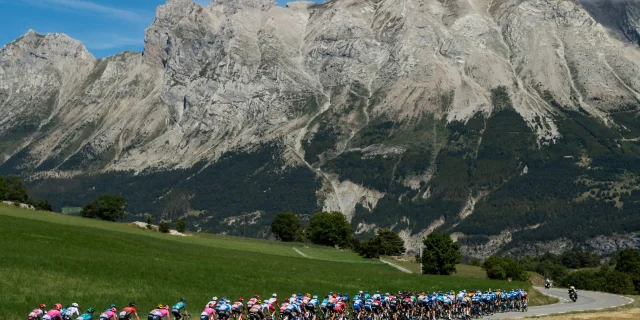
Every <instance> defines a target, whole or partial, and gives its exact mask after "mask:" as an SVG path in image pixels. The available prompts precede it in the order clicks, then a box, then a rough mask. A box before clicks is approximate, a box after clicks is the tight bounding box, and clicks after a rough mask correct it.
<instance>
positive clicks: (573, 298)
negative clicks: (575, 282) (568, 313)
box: [569, 292, 578, 302]
mask: <svg viewBox="0 0 640 320" xmlns="http://www.w3.org/2000/svg"><path fill="white" fill-rule="evenodd" d="M569 299H571V301H573V302H576V300H578V294H577V293H576V292H571V293H569Z"/></svg>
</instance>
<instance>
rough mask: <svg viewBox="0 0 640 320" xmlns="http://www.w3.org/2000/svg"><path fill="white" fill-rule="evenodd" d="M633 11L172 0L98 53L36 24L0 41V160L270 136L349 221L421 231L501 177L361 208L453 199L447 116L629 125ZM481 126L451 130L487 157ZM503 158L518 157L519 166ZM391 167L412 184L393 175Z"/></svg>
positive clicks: (65, 173) (635, 67) (211, 162)
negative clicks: (139, 37) (574, 117)
mask: <svg viewBox="0 0 640 320" xmlns="http://www.w3.org/2000/svg"><path fill="white" fill-rule="evenodd" d="M639 18H640V7H639V6H638V5H637V4H635V3H634V2H633V1H616V0H597V1H596V0H594V1H590V0H578V1H574V0H529V1H519V0H500V1H496V0H470V1H437V0H329V1H327V2H326V3H324V4H321V5H318V4H314V3H311V2H293V3H290V4H288V5H287V6H286V8H283V7H279V6H277V5H276V3H275V1H273V0H240V1H239V0H216V1H212V2H211V3H210V4H209V5H207V6H204V7H203V6H201V5H198V4H196V3H193V2H192V1H191V0H168V1H167V3H166V4H164V5H162V6H160V7H159V8H158V9H157V14H156V19H155V21H154V23H153V24H152V25H151V26H150V27H149V28H148V29H147V30H146V32H145V39H144V52H143V53H133V52H125V53H122V54H118V55H115V56H111V57H108V58H104V59H95V58H94V57H93V56H91V54H90V53H89V52H88V51H87V50H86V49H85V48H84V46H83V45H82V44H81V43H80V42H78V41H76V40H73V39H70V38H69V37H67V36H65V35H61V34H49V35H39V34H37V33H35V32H33V31H29V32H28V33H27V34H25V35H24V36H23V37H21V38H19V39H17V40H15V41H14V42H12V43H9V44H7V45H5V46H4V47H2V49H1V50H0V110H1V111H2V114H3V117H2V118H1V119H0V137H2V141H0V157H1V158H0V161H3V162H4V163H3V165H2V167H3V168H4V172H15V171H18V172H20V173H22V174H24V175H26V176H28V177H30V178H31V179H35V180H38V179H45V180H46V179H51V178H59V177H63V178H69V179H72V178H74V177H76V178H77V179H82V178H81V177H82V176H83V175H86V174H87V173H93V174H101V173H105V172H114V171H115V172H123V171H129V170H132V171H133V172H135V173H143V172H150V171H153V172H157V171H163V170H167V171H170V170H177V169H184V170H187V169H189V168H194V167H196V166H201V165H204V166H205V167H207V168H208V167H215V165H216V164H217V163H219V159H221V157H224V156H225V155H227V154H229V153H230V152H248V153H251V152H256V151H258V150H261V149H262V148H263V147H264V146H265V145H268V144H275V145H277V146H278V147H277V150H278V151H277V152H276V153H277V157H278V158H279V159H280V160H281V161H282V163H280V164H279V165H280V166H281V170H283V172H284V171H286V170H290V169H286V168H304V170H308V171H310V172H312V173H313V175H314V176H315V177H316V178H317V179H318V181H319V183H320V186H319V187H318V189H317V190H316V197H317V203H316V204H317V208H318V209H326V210H339V211H342V212H344V213H345V214H347V216H348V217H349V218H350V219H352V222H353V224H354V227H355V228H356V229H358V226H359V225H360V226H362V228H360V229H362V230H365V229H366V230H371V226H375V225H379V226H393V227H395V228H396V230H397V231H402V234H403V237H405V238H406V239H407V243H408V244H409V243H410V242H411V244H412V246H417V243H418V242H419V241H416V239H414V238H416V237H417V235H423V234H425V233H426V232H430V231H431V230H433V229H435V228H444V229H447V230H448V229H451V228H455V227H456V226H457V225H458V224H460V223H461V222H462V221H463V220H465V218H466V217H467V216H473V212H474V207H475V205H476V203H477V202H482V201H484V200H483V199H485V198H487V197H490V194H491V192H493V191H495V188H496V187H495V185H494V186H493V187H491V188H487V187H477V186H474V185H473V184H471V185H465V186H464V187H461V188H463V189H464V190H465V191H464V192H457V193H455V196H453V198H456V199H457V200H455V201H458V202H460V205H459V206H458V207H456V209H455V210H453V211H456V210H457V211H456V212H457V213H456V214H454V215H447V214H443V213H442V214H441V212H440V211H438V210H440V209H437V208H436V209H433V210H435V211H437V212H430V213H429V214H427V215H426V216H424V217H423V216H418V217H412V216H410V215H409V214H406V215H405V214H402V210H403V209H398V210H400V211H401V217H402V218H401V219H396V220H394V221H388V222H381V221H379V218H367V216H366V215H365V214H364V213H363V212H375V208H376V207H377V206H380V203H383V205H387V203H388V201H390V200H389V199H390V198H391V197H392V194H393V197H394V199H393V201H394V203H396V205H401V204H402V203H403V201H405V202H404V203H406V201H409V202H411V201H413V202H416V201H426V202H428V201H434V200H433V199H444V200H446V201H450V200H451V199H452V195H451V194H447V195H446V196H444V195H443V193H439V192H441V191H442V190H443V189H442V188H440V189H439V187H438V186H439V185H438V184H437V182H433V179H436V180H437V177H438V175H440V176H443V175H445V174H447V173H442V168H443V166H442V165H438V164H439V161H440V159H441V156H442V155H444V154H446V152H452V151H451V150H453V149H456V148H457V149H456V150H458V151H459V150H461V149H460V148H462V147H460V148H458V147H456V144H454V143H452V140H451V139H452V138H451V137H452V136H451V134H449V133H447V132H448V131H447V129H445V128H447V127H448V126H450V125H451V124H455V123H462V124H463V125H464V124H467V123H468V122H469V121H470V120H472V119H475V118H477V117H478V116H481V117H485V118H489V117H491V116H492V115H494V114H496V113H497V112H499V111H500V110H502V109H503V108H506V107H508V109H510V110H514V111H515V112H516V114H517V115H518V116H519V117H521V119H522V120H523V121H524V123H525V124H526V127H527V128H528V129H527V130H530V132H531V133H530V134H531V135H532V137H533V138H532V139H533V140H532V141H533V145H534V147H535V148H544V147H545V146H552V145H554V144H556V143H557V142H558V141H561V140H562V139H563V138H564V135H563V133H562V132H563V128H562V125H563V124H562V123H563V120H561V119H563V117H564V116H566V115H567V114H568V113H571V112H580V113H581V114H584V115H585V116H587V117H589V118H591V119H595V121H597V122H598V123H602V124H603V125H604V126H605V127H607V128H609V129H611V130H624V129H628V130H629V132H632V131H633V130H632V129H630V128H629V124H621V123H619V122H617V120H616V119H617V118H616V117H615V115H616V114H617V113H618V112H621V111H629V110H635V108H636V107H637V105H638V101H639V99H640V72H638V71H639V70H640V51H639V50H638V48H637V44H638V43H639V41H638V39H640V37H639V36H638V34H639V33H638V30H639V29H638V21H640V20H639ZM497 88H499V89H500V90H498V91H496V90H497ZM498 93H502V96H500V94H498ZM498 97H502V98H500V99H505V97H506V99H507V100H509V103H508V104H504V103H501V102H500V101H498V100H500V99H498ZM472 122H473V121H472ZM387 126H390V127H388V128H392V129H391V130H388V128H387ZM485 129H486V128H483V129H482V130H481V131H480V134H479V137H476V138H478V139H475V138H474V139H475V140H474V139H466V140H465V141H464V142H460V143H461V144H464V147H465V148H470V150H471V151H469V152H468V155H470V157H471V158H470V159H471V160H474V159H476V157H481V156H482V148H483V147H482V146H483V144H482V141H483V140H482V139H483V136H482V132H484V130H485ZM385 130H386V131H385ZM381 132H382V133H381ZM527 134H529V133H527ZM633 138H635V137H631V136H625V139H633ZM484 139H485V143H486V139H487V138H486V137H484ZM472 149H473V150H472ZM416 150H418V151H416ZM446 150H449V151H446ZM445 151H446V152H445ZM348 157H350V158H348ZM347 158H348V159H351V160H353V159H355V158H358V159H359V160H358V161H370V160H371V159H379V161H382V162H384V161H386V160H389V159H393V161H392V163H391V164H390V165H389V166H386V165H385V166H386V167H384V168H387V169H389V171H390V172H391V173H390V174H389V175H388V176H385V174H383V173H380V174H379V175H380V176H381V177H383V178H384V179H387V180H385V182H384V183H377V182H376V183H367V181H366V179H359V178H356V177H357V176H359V175H360V173H358V174H356V173H354V171H353V170H352V169H354V168H356V169H357V168H358V167H359V166H361V164H355V163H354V162H353V161H351V160H348V161H347V160H343V159H347ZM414 158H415V159H414ZM385 159H386V160H385ZM403 159H404V160H403ZM407 159H413V160H411V161H412V162H411V163H407V162H406V161H408V160H407ZM396 160H397V161H396ZM471 160H470V161H471ZM376 161H377V160H376ZM512 162H513V163H515V164H516V165H517V166H519V168H518V170H520V171H518V172H521V171H522V169H523V168H524V167H525V164H523V163H522V162H523V160H522V159H521V158H517V157H516V158H513V159H512ZM394 164H395V166H394ZM422 164H424V165H422ZM344 168H349V170H350V171H348V172H347V173H345V169H344ZM381 168H382V167H381ZM391 168H392V169H393V170H392V171H391ZM387 169H384V170H387ZM380 170H382V169H380ZM526 171H527V172H529V173H527V172H524V174H535V171H532V170H529V167H527V170H526ZM366 175H368V174H366ZM515 176H516V175H512V176H509V177H507V178H505V180H504V181H510V180H509V179H511V178H510V177H515ZM434 177H435V178H434ZM376 179H377V178H376ZM576 179H577V178H576ZM395 183H398V185H399V186H402V188H406V190H407V191H406V192H399V191H398V192H399V193H398V194H394V193H392V192H390V191H389V190H391V189H393V190H397V188H396V187H394V185H395ZM171 190H172V189H171V188H168V189H167V190H165V191H166V193H171V192H172V191H171ZM439 190H440V191H439ZM394 192H396V191H394ZM412 192H417V193H418V194H417V195H412ZM192 193H193V194H195V193H196V191H193V192H192ZM193 194H192V195H191V196H193ZM408 195H411V197H410V198H407V197H408ZM488 195H489V196H488ZM403 197H404V198H403ZM438 197H440V198H438ZM186 198H189V197H186ZM458 198H459V199H458ZM158 199H161V197H159V198H158ZM162 199H164V198H162ZM60 205H62V203H60ZM195 209H198V210H202V211H205V212H206V211H207V210H209V211H212V210H213V209H212V208H204V207H203V208H195ZM254 209H255V210H256V211H260V210H264V208H262V207H260V205H259V204H257V207H256V208H254ZM312 209H313V208H310V209H309V210H312ZM149 210H150V209H149ZM363 210H364V211H363ZM210 213H211V212H210ZM241 213H243V212H224V213H218V214H222V215H224V216H227V217H229V216H235V215H237V214H241ZM264 217H266V218H268V217H269V214H267V215H265V216H264ZM266 218H265V219H266ZM372 219H373V220H372ZM423 220H424V221H423ZM416 221H418V222H416ZM365 226H366V228H365ZM369 232H370V231H369Z"/></svg>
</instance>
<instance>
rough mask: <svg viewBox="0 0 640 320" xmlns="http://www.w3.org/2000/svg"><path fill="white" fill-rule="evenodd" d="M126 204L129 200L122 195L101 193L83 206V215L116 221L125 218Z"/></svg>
mask: <svg viewBox="0 0 640 320" xmlns="http://www.w3.org/2000/svg"><path fill="white" fill-rule="evenodd" d="M126 206H127V201H126V200H125V199H124V198H123V197H121V196H111V195H101V196H99V197H98V198H97V199H95V200H94V201H92V202H90V203H88V204H87V205H85V206H84V208H82V216H83V217H85V218H97V219H101V220H106V221H116V220H118V219H122V218H124V208H125V207H126Z"/></svg>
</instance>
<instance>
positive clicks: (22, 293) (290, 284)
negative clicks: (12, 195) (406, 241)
mask: <svg viewBox="0 0 640 320" xmlns="http://www.w3.org/2000/svg"><path fill="white" fill-rule="evenodd" d="M0 244H1V249H0V288H2V290H0V306H2V307H1V310H0V318H1V319H3V320H6V319H8V320H13V319H16V320H17V319H23V318H24V317H26V315H27V314H28V313H29V311H30V310H31V309H33V308H34V307H35V306H36V305H37V304H39V303H46V304H47V305H52V304H54V303H56V302H61V303H62V304H69V303H71V302H78V303H80V306H81V307H82V308H83V309H84V308H86V307H88V306H92V307H94V308H97V309H98V310H100V309H102V308H105V307H106V306H108V305H109V304H110V303H116V304H118V306H123V305H124V304H125V303H128V302H129V301H131V300H134V301H136V302H137V303H138V306H139V310H140V312H141V314H144V315H146V312H148V311H149V310H151V309H152V308H153V306H154V305H156V304H158V303H165V304H166V303H175V302H176V301H177V300H178V299H179V298H180V297H185V298H186V299H187V306H189V307H192V309H193V310H192V311H195V312H200V311H201V310H200V308H201V307H202V306H204V304H205V303H206V302H207V301H208V300H209V299H210V298H211V297H212V296H213V295H217V296H218V297H222V296H226V297H229V298H236V297H238V296H248V295H251V294H254V293H260V294H262V295H267V294H271V293H272V292H277V293H278V294H280V296H284V295H286V294H291V293H294V292H295V293H297V292H303V293H304V292H311V293H317V294H325V293H327V292H329V291H334V292H336V291H337V292H349V293H351V294H353V293H354V292H355V291H357V290H361V289H362V290H364V289H369V290H382V291H392V290H400V289H403V290H404V289H407V290H428V291H434V290H447V289H454V290H460V289H463V288H469V289H470V288H473V289H476V288H490V287H491V288H497V287H501V288H504V289H508V288H516V287H526V286H527V285H526V284H523V283H507V282H503V281H491V280H486V279H479V278H466V277H447V276H426V275H419V274H405V273H401V272H399V271H398V270H396V269H394V268H392V267H390V266H387V265H385V264H382V263H378V262H375V263H361V262H363V259H362V258H360V257H358V256H357V255H355V254H353V253H350V252H346V251H340V250H335V249H332V248H324V247H315V246H310V247H308V248H306V247H304V246H302V245H296V246H297V247H298V249H299V250H300V251H303V252H304V253H305V254H308V255H310V256H312V257H313V258H314V259H309V258H304V257H302V256H300V255H299V254H298V253H296V252H295V251H293V249H292V247H293V246H292V245H291V244H287V243H279V242H269V241H262V240H255V239H242V238H234V237H224V236H213V235H198V236H190V237H175V236H170V235H165V234H161V233H158V232H151V231H147V230H141V229H137V228H132V227H129V226H127V225H124V224H118V223H109V222H102V221H97V220H89V219H83V218H79V217H71V216H66V215H58V214H52V213H46V212H34V211H28V210H22V209H18V208H15V207H9V206H4V205H0ZM323 259H324V260H323Z"/></svg>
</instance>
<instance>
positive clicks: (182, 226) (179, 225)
mask: <svg viewBox="0 0 640 320" xmlns="http://www.w3.org/2000/svg"><path fill="white" fill-rule="evenodd" d="M176 230H177V231H178V232H181V233H184V232H185V231H186V230H187V223H186V222H185V221H184V219H183V218H180V219H178V221H176Z"/></svg>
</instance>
